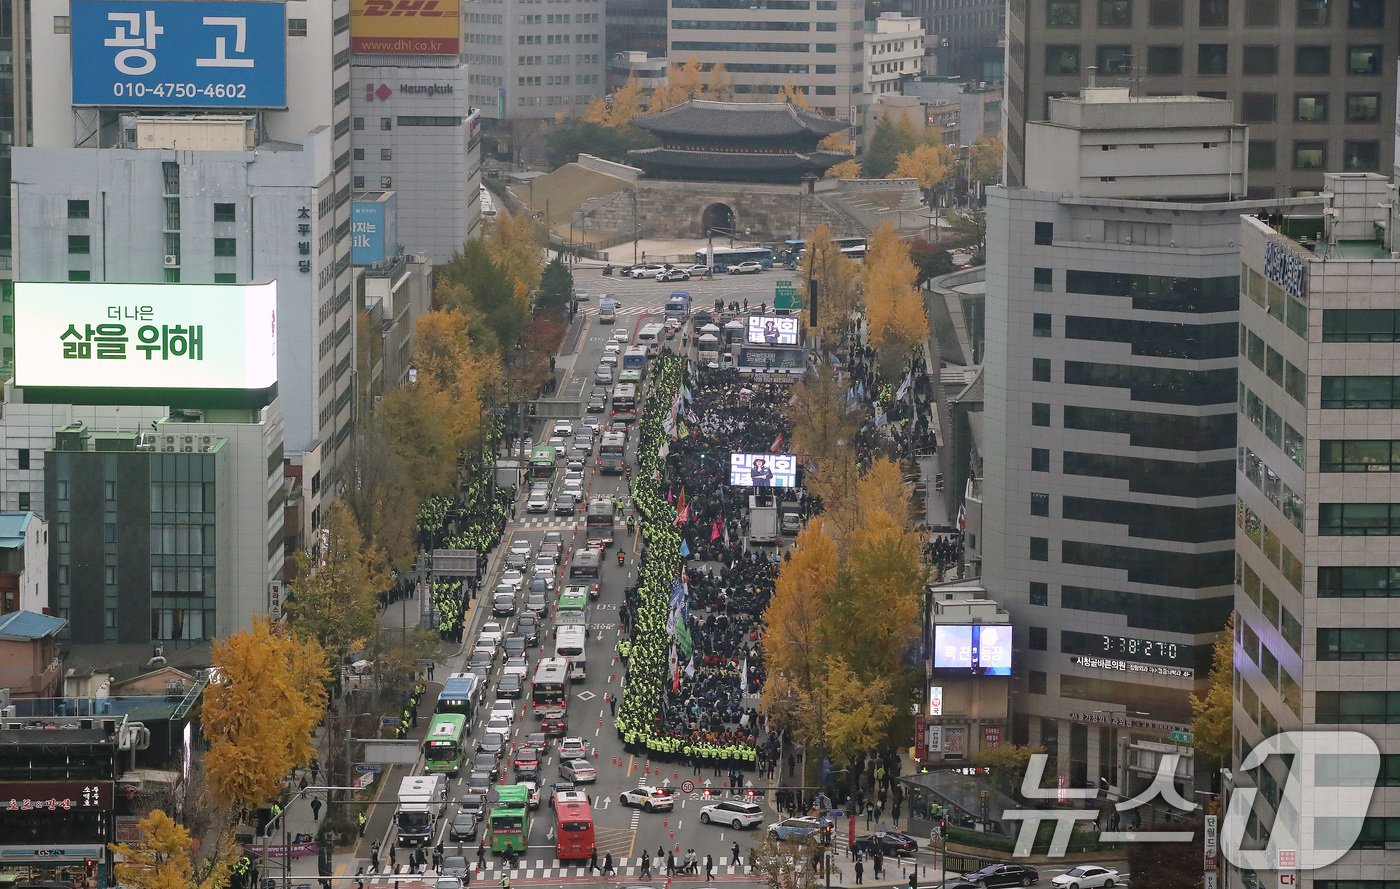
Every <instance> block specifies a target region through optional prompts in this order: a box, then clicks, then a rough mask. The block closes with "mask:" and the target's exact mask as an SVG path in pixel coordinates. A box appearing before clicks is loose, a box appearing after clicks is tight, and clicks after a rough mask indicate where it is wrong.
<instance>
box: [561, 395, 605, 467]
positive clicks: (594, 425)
mask: <svg viewBox="0 0 1400 889" xmlns="http://www.w3.org/2000/svg"><path fill="white" fill-rule="evenodd" d="M604 397H606V396H604ZM601 425H602V423H601V421H599V419H598V418H597V417H584V418H583V428H584V429H588V430H590V431H589V435H588V439H589V446H590V448H591V447H592V440H593V439H595V438H597V437H598V428H599V427H600V426H601ZM569 468H570V469H572V468H573V467H572V466H570V467H569ZM579 468H580V469H582V468H583V467H582V466H580V467H579Z"/></svg>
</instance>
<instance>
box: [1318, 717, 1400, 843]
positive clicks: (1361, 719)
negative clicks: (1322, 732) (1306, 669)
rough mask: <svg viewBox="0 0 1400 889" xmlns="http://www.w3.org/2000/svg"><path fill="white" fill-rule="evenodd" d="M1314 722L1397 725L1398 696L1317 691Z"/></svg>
mask: <svg viewBox="0 0 1400 889" xmlns="http://www.w3.org/2000/svg"><path fill="white" fill-rule="evenodd" d="M1316 721H1317V722H1319V723H1321V724H1324V725H1336V724H1339V723H1358V724H1373V725H1374V724H1378V723H1396V722H1400V692H1395V691H1319V692H1318V693H1317V720H1316ZM1318 820H1319V821H1322V820H1325V819H1318ZM1367 820H1370V819H1367ZM1318 826H1319V827H1320V826H1321V825H1320V824H1319V825H1318ZM1397 839H1400V832H1398V833H1397ZM1358 843H1359V841H1358ZM1317 845H1318V848H1324V847H1323V845H1322V844H1321V843H1320V842H1319V843H1317Z"/></svg>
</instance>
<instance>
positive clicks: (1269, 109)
mask: <svg viewBox="0 0 1400 889" xmlns="http://www.w3.org/2000/svg"><path fill="white" fill-rule="evenodd" d="M1241 104H1242V106H1243V107H1242V108H1241V111H1240V115H1241V119H1242V120H1243V121H1244V122H1245V123H1273V121H1274V120H1275V119H1276V118H1277V117H1278V96H1276V95H1274V94H1273V93H1245V94H1244V98H1243V101H1242V103H1241Z"/></svg>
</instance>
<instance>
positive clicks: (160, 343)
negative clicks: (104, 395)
mask: <svg viewBox="0 0 1400 889" xmlns="http://www.w3.org/2000/svg"><path fill="white" fill-rule="evenodd" d="M15 333H16V336H15V383H16V385H19V386H33V387H36V388H61V389H66V388H74V389H171V388H177V389H182V390H190V389H205V390H214V389H234V390H265V389H269V388H271V387H272V386H273V385H274V384H276V382H277V285H276V284H275V283H272V284H251V285H246V286H235V285H218V284H78V283H71V282H70V283H26V282H19V283H16V284H15Z"/></svg>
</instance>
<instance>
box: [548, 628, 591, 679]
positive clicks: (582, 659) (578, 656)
mask: <svg viewBox="0 0 1400 889" xmlns="http://www.w3.org/2000/svg"><path fill="white" fill-rule="evenodd" d="M587 644H588V627H587V626H561V627H559V628H558V629H557V630H555V632H554V656H555V657H560V658H564V659H565V660H567V661H568V662H569V668H570V672H569V678H571V679H573V680H574V681H575V682H582V681H583V680H584V679H586V678H588V661H587V657H586V655H585V652H584V649H585V647H586V646H587Z"/></svg>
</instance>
